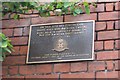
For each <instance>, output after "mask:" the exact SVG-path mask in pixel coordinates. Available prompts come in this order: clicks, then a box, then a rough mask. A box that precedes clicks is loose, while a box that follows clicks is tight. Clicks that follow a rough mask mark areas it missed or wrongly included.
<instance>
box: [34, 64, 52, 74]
mask: <svg viewBox="0 0 120 80" xmlns="http://www.w3.org/2000/svg"><path fill="white" fill-rule="evenodd" d="M51 72H52V64H43V65H37V66H36V73H39V74H40V73H51Z"/></svg>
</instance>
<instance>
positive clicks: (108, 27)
mask: <svg viewBox="0 0 120 80" xmlns="http://www.w3.org/2000/svg"><path fill="white" fill-rule="evenodd" d="M109 29H114V21H109V22H107V30H109Z"/></svg>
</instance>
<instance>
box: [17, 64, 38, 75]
mask: <svg viewBox="0 0 120 80" xmlns="http://www.w3.org/2000/svg"><path fill="white" fill-rule="evenodd" d="M19 73H20V74H22V75H25V74H35V73H36V67H35V65H25V66H20V67H19Z"/></svg>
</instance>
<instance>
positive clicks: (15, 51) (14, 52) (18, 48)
mask: <svg viewBox="0 0 120 80" xmlns="http://www.w3.org/2000/svg"><path fill="white" fill-rule="evenodd" d="M13 50H14V51H13V52H12V53H11V54H12V55H18V54H19V53H20V51H19V50H20V47H19V46H14V47H13Z"/></svg>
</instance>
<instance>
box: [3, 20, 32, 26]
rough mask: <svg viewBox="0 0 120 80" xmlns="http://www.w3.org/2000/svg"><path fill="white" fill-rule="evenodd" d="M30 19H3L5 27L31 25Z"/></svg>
mask: <svg viewBox="0 0 120 80" xmlns="http://www.w3.org/2000/svg"><path fill="white" fill-rule="evenodd" d="M29 25H30V19H20V20H2V27H3V28H13V27H21V26H29Z"/></svg>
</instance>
